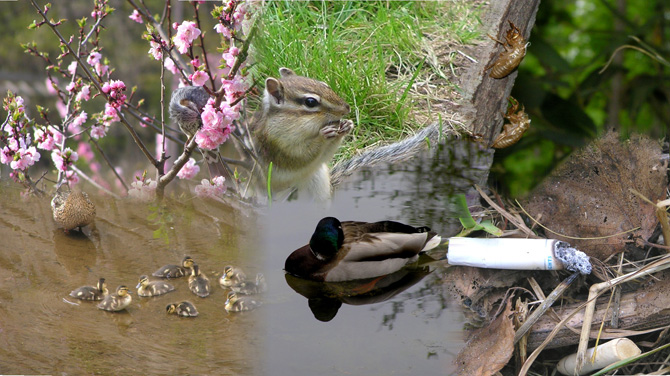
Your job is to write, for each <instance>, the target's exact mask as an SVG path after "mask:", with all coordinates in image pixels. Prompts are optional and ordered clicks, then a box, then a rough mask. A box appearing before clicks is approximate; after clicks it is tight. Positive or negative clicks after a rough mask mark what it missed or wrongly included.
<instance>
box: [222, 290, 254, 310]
mask: <svg viewBox="0 0 670 376" xmlns="http://www.w3.org/2000/svg"><path fill="white" fill-rule="evenodd" d="M260 305H261V302H260V301H258V300H256V299H253V298H250V297H248V296H238V295H237V293H236V292H235V291H231V292H229V293H228V299H227V300H226V305H225V308H226V311H227V312H242V311H251V310H252V309H255V308H257V307H260Z"/></svg>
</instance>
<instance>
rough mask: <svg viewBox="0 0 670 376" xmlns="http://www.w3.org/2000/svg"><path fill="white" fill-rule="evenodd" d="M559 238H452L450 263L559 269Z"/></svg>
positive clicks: (489, 266)
mask: <svg viewBox="0 0 670 376" xmlns="http://www.w3.org/2000/svg"><path fill="white" fill-rule="evenodd" d="M557 242H558V240H556V239H509V238H493V239H482V238H464V237H457V238H450V239H449V250H448V251H447V260H448V262H449V265H465V266H473V267H479V268H493V269H516V270H559V269H563V268H564V265H563V263H562V262H561V261H560V260H559V259H558V258H556V256H555V254H554V249H555V247H556V244H557Z"/></svg>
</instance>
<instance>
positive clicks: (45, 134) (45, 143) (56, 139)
mask: <svg viewBox="0 0 670 376" xmlns="http://www.w3.org/2000/svg"><path fill="white" fill-rule="evenodd" d="M35 142H36V143H37V147H38V148H40V149H42V150H53V148H54V147H56V146H58V145H60V144H61V143H62V142H63V134H62V133H60V132H59V131H58V130H56V129H55V128H54V127H52V126H49V127H47V128H36V129H35Z"/></svg>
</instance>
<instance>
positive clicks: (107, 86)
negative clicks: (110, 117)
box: [102, 80, 126, 108]
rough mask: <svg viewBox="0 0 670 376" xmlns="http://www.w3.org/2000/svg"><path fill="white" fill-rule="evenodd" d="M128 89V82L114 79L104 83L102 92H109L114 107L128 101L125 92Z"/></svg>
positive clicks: (110, 101)
mask: <svg viewBox="0 0 670 376" xmlns="http://www.w3.org/2000/svg"><path fill="white" fill-rule="evenodd" d="M125 90H126V84H125V83H123V81H120V80H112V81H109V82H105V83H104V84H103V85H102V92H103V93H105V94H109V97H110V99H109V103H110V105H111V106H112V107H114V108H119V107H121V106H123V104H124V103H125V101H126V95H125V94H123V92H124V91H125Z"/></svg>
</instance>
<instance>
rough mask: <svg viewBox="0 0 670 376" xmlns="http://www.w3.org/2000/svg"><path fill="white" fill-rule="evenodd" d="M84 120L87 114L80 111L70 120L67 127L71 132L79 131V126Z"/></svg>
mask: <svg viewBox="0 0 670 376" xmlns="http://www.w3.org/2000/svg"><path fill="white" fill-rule="evenodd" d="M86 120H88V114H87V113H86V112H84V111H82V112H81V113H80V114H79V115H77V117H75V118H74V119H73V120H72V123H70V126H69V127H68V129H69V130H70V131H71V132H72V133H79V132H81V126H82V125H83V124H84V123H85V122H86Z"/></svg>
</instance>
